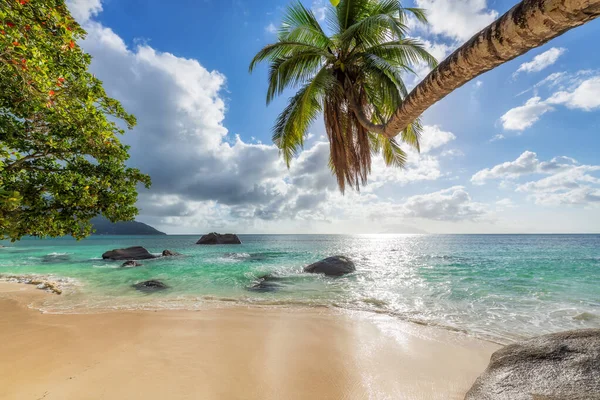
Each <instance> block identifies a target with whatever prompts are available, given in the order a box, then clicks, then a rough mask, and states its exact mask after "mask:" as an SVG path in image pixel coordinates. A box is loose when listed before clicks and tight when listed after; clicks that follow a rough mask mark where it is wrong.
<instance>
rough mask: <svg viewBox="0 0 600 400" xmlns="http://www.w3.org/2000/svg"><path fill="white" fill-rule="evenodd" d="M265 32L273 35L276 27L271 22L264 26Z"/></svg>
mask: <svg viewBox="0 0 600 400" xmlns="http://www.w3.org/2000/svg"><path fill="white" fill-rule="evenodd" d="M265 32H267V33H270V34H272V35H274V34H276V33H277V27H276V26H275V24H273V23H272V22H271V23H270V24H269V25H267V26H265Z"/></svg>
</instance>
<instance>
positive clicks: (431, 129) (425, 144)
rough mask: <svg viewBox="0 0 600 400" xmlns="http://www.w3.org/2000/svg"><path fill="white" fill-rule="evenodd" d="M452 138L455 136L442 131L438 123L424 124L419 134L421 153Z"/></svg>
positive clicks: (448, 141) (438, 146)
mask: <svg viewBox="0 0 600 400" xmlns="http://www.w3.org/2000/svg"><path fill="white" fill-rule="evenodd" d="M454 139H456V136H455V135H454V134H453V133H452V132H446V131H443V130H442V129H440V127H439V126H438V125H425V126H424V127H423V133H422V135H421V142H420V145H421V153H422V154H425V153H429V152H431V151H432V150H435V149H437V148H440V147H442V146H444V145H446V144H448V143H450V142H451V141H453V140H454Z"/></svg>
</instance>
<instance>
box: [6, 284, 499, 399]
mask: <svg viewBox="0 0 600 400" xmlns="http://www.w3.org/2000/svg"><path fill="white" fill-rule="evenodd" d="M44 296H51V294H49V293H45V292H43V291H41V290H38V289H36V288H35V287H34V286H31V285H22V284H16V283H0V313H2V315H3V318H2V321H0V351H1V352H2V354H3V362H1V363H0V374H2V376H3V377H4V381H5V382H6V384H4V385H2V387H0V398H3V399H4V398H6V399H27V398H31V399H38V398H42V397H43V396H45V397H43V398H44V399H45V400H49V399H50V400H51V399H128V398H139V397H140V396H143V397H144V398H146V399H150V400H154V399H164V398H169V399H188V398H189V399H192V398H193V399H196V398H202V399H236V398H244V399H279V398H286V399H305V398H319V399H341V398H344V399H366V398H373V399H387V398H390V399H394V398H408V399H440V400H441V399H462V398H463V397H464V394H465V393H466V391H467V390H468V389H469V388H470V386H471V385H472V383H473V382H474V381H475V379H476V378H477V376H478V375H479V374H480V373H481V372H483V370H484V369H485V367H486V366H487V363H488V361H489V357H490V355H491V354H492V353H493V352H494V351H495V350H497V349H498V348H499V346H498V345H495V344H493V343H490V342H486V341H482V340H479V339H475V338H472V337H470V336H467V335H464V334H460V333H454V332H449V331H445V330H443V329H439V328H434V327H427V326H420V325H417V324H414V323H408V322H402V321H399V320H397V319H394V318H391V317H388V316H385V315H377V314H375V315H365V313H362V312H335V311H333V310H330V309H325V308H323V309H277V308H262V307H252V306H240V305H237V306H233V307H227V308H223V309H207V310H201V311H170V310H166V311H113V312H110V313H101V314H100V313H99V314H42V313H40V312H39V311H35V310H32V309H30V308H28V305H29V304H31V302H32V301H35V300H38V299H40V298H43V297H44Z"/></svg>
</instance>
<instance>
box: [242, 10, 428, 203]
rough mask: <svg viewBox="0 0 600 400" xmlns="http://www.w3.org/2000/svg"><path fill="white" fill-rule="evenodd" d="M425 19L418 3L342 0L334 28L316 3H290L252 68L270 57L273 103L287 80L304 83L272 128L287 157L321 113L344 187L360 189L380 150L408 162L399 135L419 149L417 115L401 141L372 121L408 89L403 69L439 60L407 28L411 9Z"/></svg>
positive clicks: (389, 160)
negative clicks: (275, 34)
mask: <svg viewBox="0 0 600 400" xmlns="http://www.w3.org/2000/svg"><path fill="white" fill-rule="evenodd" d="M408 13H410V14H412V15H414V16H415V17H416V18H417V19H418V20H420V21H422V22H426V17H425V14H424V13H423V11H422V10H421V9H418V8H403V7H402V6H401V5H400V3H399V1H398V0H341V1H340V2H339V5H338V6H337V7H336V8H334V7H330V8H329V13H328V18H327V22H328V28H329V31H330V32H332V34H331V35H328V34H327V33H326V32H325V29H323V27H321V25H320V24H319V21H318V20H317V19H316V17H315V15H314V14H313V13H312V11H310V10H308V9H306V8H305V7H304V6H303V5H302V4H301V3H300V2H297V3H294V4H293V5H291V6H290V7H289V8H288V10H287V13H286V15H285V16H284V19H283V25H282V26H281V28H280V30H279V33H278V40H277V42H276V43H274V44H270V45H268V46H266V47H265V48H263V49H262V50H261V51H260V52H259V53H258V54H257V55H256V56H255V57H254V59H253V60H252V63H251V64H250V71H252V70H253V69H254V68H255V66H256V65H257V64H258V63H260V62H262V61H268V62H269V67H270V68H269V87H268V91H267V103H269V102H271V100H273V98H274V97H275V96H277V95H279V94H281V93H282V92H283V91H284V90H285V89H287V88H298V87H299V90H298V92H297V93H296V94H295V95H294V96H293V97H292V98H290V100H289V104H288V106H287V107H286V108H285V109H284V111H283V112H282V113H281V115H280V116H279V118H278V119H277V122H276V123H275V126H274V128H273V141H274V142H275V143H276V144H277V146H278V147H279V148H280V149H281V152H282V154H283V157H284V159H285V161H286V162H287V164H288V167H289V164H290V161H291V160H292V159H293V157H294V156H295V155H296V154H297V152H298V150H299V149H300V148H301V147H302V146H303V140H304V136H305V134H306V131H307V129H308V128H309V127H310V125H311V123H313V122H314V121H315V120H316V119H317V118H318V117H319V115H320V114H321V113H323V115H324V122H325V128H326V130H327V134H328V136H329V142H330V167H331V169H332V171H333V172H334V174H335V175H336V177H337V181H338V185H339V188H340V190H341V191H342V192H344V190H345V187H346V185H349V186H350V187H354V188H356V189H359V186H360V184H365V183H366V181H367V176H368V174H369V173H370V171H371V155H372V154H376V153H381V154H382V155H383V158H384V160H385V163H386V164H387V165H394V166H399V167H402V166H404V165H405V162H406V153H405V152H404V151H403V150H402V148H401V147H400V142H404V143H406V144H407V145H409V146H412V147H414V148H416V149H417V150H418V149H419V137H420V132H421V125H420V122H419V120H418V119H416V120H413V122H412V123H411V124H409V125H408V127H406V128H405V129H404V130H403V131H402V132H401V135H400V141H397V140H396V139H395V138H393V137H392V138H387V137H384V136H383V135H379V134H377V133H376V132H375V130H374V129H373V128H374V127H376V126H377V124H383V123H384V122H385V121H387V120H388V119H390V118H391V116H392V115H393V113H394V112H395V111H396V109H397V108H398V107H399V106H400V105H401V104H402V101H403V99H404V98H405V97H406V96H407V94H408V93H407V89H406V86H405V84H404V82H403V75H402V74H403V73H412V72H413V71H412V69H411V66H412V65H415V64H417V63H421V62H425V63H427V64H428V65H430V66H431V67H435V66H436V65H437V62H436V60H435V59H434V58H433V57H432V56H431V55H430V54H429V53H428V52H427V51H426V50H425V49H424V48H423V45H422V44H421V43H420V42H419V41H418V40H415V39H411V38H408V37H407V36H406V33H407V26H406V18H407V14H408Z"/></svg>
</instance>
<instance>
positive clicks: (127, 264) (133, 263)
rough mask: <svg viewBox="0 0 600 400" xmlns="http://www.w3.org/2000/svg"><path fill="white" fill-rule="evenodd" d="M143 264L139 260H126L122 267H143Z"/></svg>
mask: <svg viewBox="0 0 600 400" xmlns="http://www.w3.org/2000/svg"><path fill="white" fill-rule="evenodd" d="M142 265H143V264H141V263H139V262H137V261H133V260H131V261H125V262H124V263H123V264H122V265H121V267H122V268H132V267H141V266H142Z"/></svg>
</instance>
